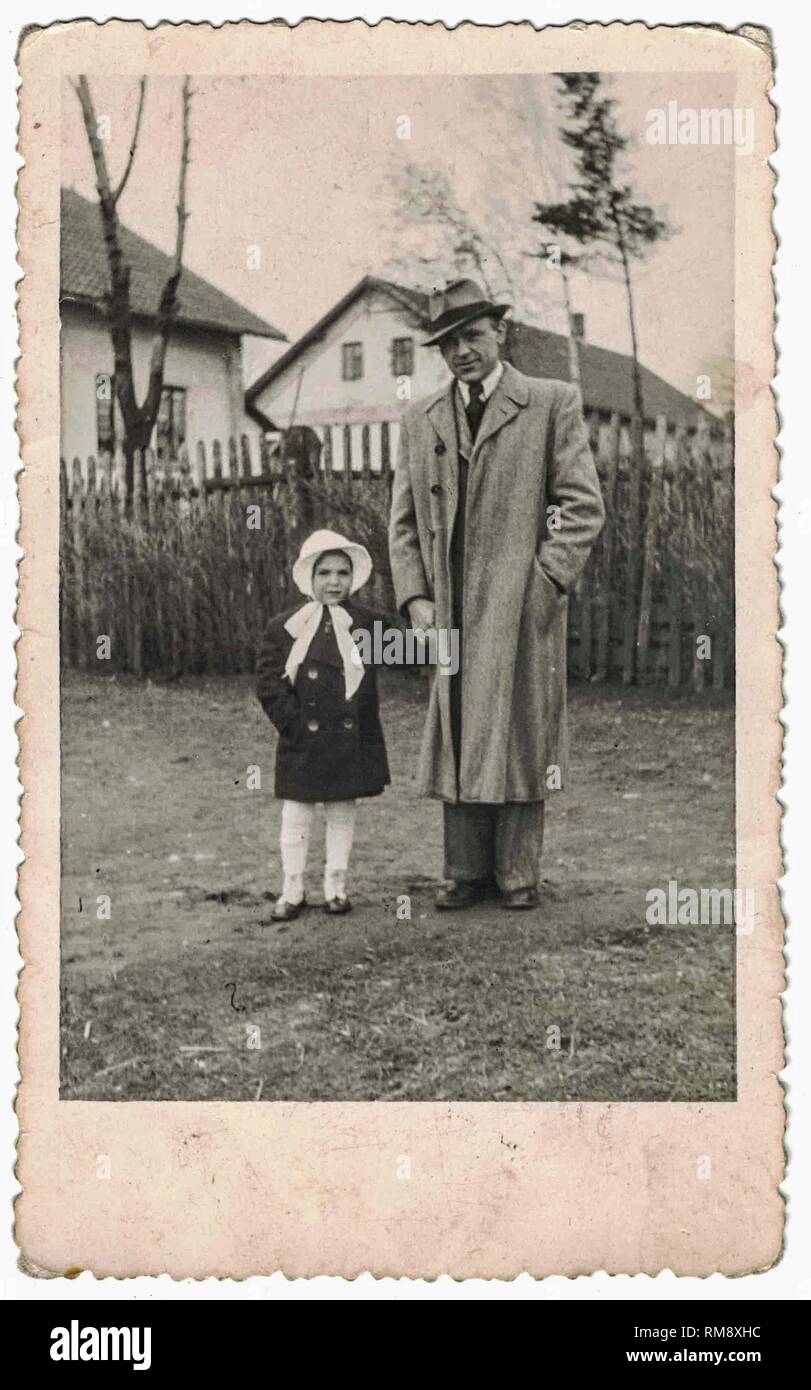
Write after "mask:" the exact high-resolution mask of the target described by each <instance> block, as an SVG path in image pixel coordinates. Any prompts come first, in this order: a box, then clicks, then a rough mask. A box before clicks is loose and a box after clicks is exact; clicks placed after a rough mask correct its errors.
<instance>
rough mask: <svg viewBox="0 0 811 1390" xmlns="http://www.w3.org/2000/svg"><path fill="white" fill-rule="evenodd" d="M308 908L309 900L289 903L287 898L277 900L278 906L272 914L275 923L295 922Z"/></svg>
mask: <svg viewBox="0 0 811 1390" xmlns="http://www.w3.org/2000/svg"><path fill="white" fill-rule="evenodd" d="M306 906H307V899H306V898H302V900H301V902H300V903H289V902H287V900H286V899H285V898H277V900H276V906H275V907H274V909H273V911H272V912H271V914H270V918H271V921H273V922H294V921H295V920H296V918H297V917H298V916H299V915H300V914H301V913H302V912H303V911H304V909H305V907H306Z"/></svg>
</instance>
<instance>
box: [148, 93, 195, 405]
mask: <svg viewBox="0 0 811 1390" xmlns="http://www.w3.org/2000/svg"><path fill="white" fill-rule="evenodd" d="M191 98H192V91H191V78H190V77H188V76H187V77H184V79H183V136H182V143H181V150H180V178H179V181H178V194H177V233H176V236H175V254H174V259H173V262H172V270H171V273H170V275H169V278H168V279H167V281H166V284H165V285H164V287H163V293H162V295H161V298H160V304H159V306H158V318H157V323H156V325H155V336H154V338H153V339H152V350H151V352H150V355H149V387H148V389H147V395H146V400H145V402H144V407H143V408H144V411H145V413H146V414H147V415H148V416H150V418H151V419H153V420H154V418H155V417H156V416H157V413H158V407H159V405H160V398H161V391H162V389H163V371H164V366H165V363H166V352H167V349H168V346H169V335H170V333H171V330H172V324H173V322H174V319H175V315H176V313H177V291H178V286H179V284H180V276H181V274H182V271H183V247H184V244H185V240H186V222H187V221H188V217H189V214H188V213H187V211H186V182H187V177H188V172H189V162H190V161H189V150H190V148H191V136H190V134H189V114H190V110H191Z"/></svg>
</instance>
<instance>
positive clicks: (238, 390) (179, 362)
mask: <svg viewBox="0 0 811 1390" xmlns="http://www.w3.org/2000/svg"><path fill="white" fill-rule="evenodd" d="M132 339H133V344H132V345H133V368H134V372H135V388H136V391H137V393H138V397H139V399H143V396H144V394H145V392H146V387H147V381H148V377H149V352H150V347H151V343H152V333H151V329H150V328H148V327H147V326H146V325H143V324H135V325H134V326H133V335H132ZM61 348H62V352H61V392H62V397H61V407H62V409H61V421H62V440H61V451H62V455H63V457H64V458H65V459H66V460H67V461H68V462H70V461H72V460H73V459H74V458H79V459H81V460H82V463H84V462H85V460H86V459H87V458H88V457H89V456H90V455H91V454H92V455H95V454H96V453H97V452H98V439H97V434H96V377H97V375H98V374H99V373H103V372H110V373H112V370H113V349H112V344H111V342H110V334H109V330H108V328H107V326H106V325H105V324H104V322H103V321H102V319H101V318H100V316H99V315H98V314H97V313H96V312H94V310H93V309H92V308H90V307H89V306H84V305H74V304H64V305H63V306H62V335H61ZM164 381H165V383H166V385H167V386H182V387H185V389H186V436H187V440H188V442H189V444H190V445H192V446H195V447H196V445H197V441H198V440H203V442H204V443H205V444H206V446H207V451H208V452H209V456H210V446H211V443H212V442H213V441H214V440H215V439H219V440H220V441H221V442H222V443H223V445H225V441H226V440H227V439H228V437H229V435H232V434H233V435H235V436H239V435H240V434H243V433H244V434H247V435H248V437H249V439H250V440H251V445H252V452H254V453H255V452H256V451H255V450H254V449H253V445H254V441H255V440H256V439H257V438H258V434H259V431H258V427H257V425H256V424H255V423H254V421H253V420H251V419H250V417H249V416H247V415H246V414H245V412H244V407H243V398H242V368H241V349H240V340H239V338H238V337H236V336H235V335H229V334H226V333H215V332H207V331H205V330H204V329H197V328H189V327H186V326H184V325H180V326H178V327H177V328H176V329H175V330H174V333H173V336H172V341H171V342H170V344H169V348H168V351H167V354H166V370H165V373H164Z"/></svg>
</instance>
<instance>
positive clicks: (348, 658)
mask: <svg viewBox="0 0 811 1390" xmlns="http://www.w3.org/2000/svg"><path fill="white" fill-rule="evenodd" d="M329 611H330V616H331V617H332V625H333V627H334V629H335V640H336V642H337V643H338V651H339V653H340V657H341V660H342V662H343V667H344V689H345V691H346V698H347V700H351V699H352V696H353V695H354V693H355V691H356V690H357V688H358V686H359V685H360V683H361V681H362V680H363V675H364V671H363V662H362V661H361V659H360V653H359V652H358V649H357V647H356V646H355V643H354V642H353V641H352V637H351V630H352V619H351V617H350V616H349V614H348V613H347V611H346V609H345V608H342V607H341V605H340V604H339V603H334V604H332V606H331V607H330V610H329ZM323 613H324V604H323V603H318V602H316V600H315V599H311V600H310V602H309V603H305V604H304V607H303V608H298V609H297V610H296V612H295V613H293V614H292V615H291V616H290V617H289V618H288V619H287V622H286V623H285V625H284V630H285V632H289V633H290V636H291V637H292V638H293V639H294V641H293V645H292V647H291V648H290V655H289V656H288V658H287V664H286V666H285V668H284V674H285V675H286V676H287V678H288V680H289V681H290V684H291V685H295V683H296V676H297V675H298V669H299V667H300V665H301V663H302V661H303V660H304V658H305V656H306V655H307V653H308V651H309V650H310V643H311V642H312V640H313V638H314V637H315V634H316V633H317V631H318V629H319V627H320V626H321V618H322V616H323Z"/></svg>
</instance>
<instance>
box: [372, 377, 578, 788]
mask: <svg viewBox="0 0 811 1390" xmlns="http://www.w3.org/2000/svg"><path fill="white" fill-rule="evenodd" d="M454 389H455V384H454V383H451V385H450V386H449V387H447V388H446V389H444V390H443V391H441V392H439V393H438V394H436V395H433V396H431V397H429V398H428V399H427V400H424V401H421V402H418V403H417V404H415V405H413V406H412V407H411V408H410V409H409V410H408V411H407V412H406V414H405V415H404V417H403V422H402V427H401V432H400V448H399V455H398V459H397V469H396V473H395V480H394V489H393V494H392V510H391V520H390V529H389V549H390V556H391V568H392V576H393V579H394V588H395V594H396V598H397V604H398V607H399V608H400V609H401V611H403V612H404V613H406V612H407V605H408V603H409V601H410V600H411V599H412V598H416V597H419V596H424V597H426V598H430V599H432V600H433V601H434V603H435V604H436V625H437V627H439V628H451V627H452V625H453V615H452V613H451V567H450V542H451V535H452V531H453V524H454V518H455V515H456V505H457V499H458V488H459V446H460V440H459V430H458V428H457V417H456V411H455V409H454V398H453V394H452V393H453V391H454ZM463 447H464V444H463ZM467 467H468V485H467V507H466V529H465V559H464V599H463V604H464V612H463V615H462V631H463V645H464V652H463V662H462V672H461V680H462V739H461V757H460V767H459V777H458V781H457V773H456V762H455V757H454V750H453V742H452V737H451V716H450V700H449V684H450V682H449V679H448V677H447V676H445V675H443V674H442V672H441V670H438V671H437V674H436V675H435V677H434V681H433V685H432V688H431V696H430V702H429V706H428V714H427V719H426V725H425V732H424V737H423V742H422V748H421V751H420V757H419V763H418V768H417V784H418V789H419V791H420V793H421V794H422V795H424V796H434V797H439V798H441V799H442V800H445V801H451V802H456V801H464V802H487V803H491V804H501V803H503V802H505V801H537V800H543V799H544V798H545V797H546V796H547V794H548V792H549V790H550V789H552V788H554V787H556V786H557V785H558V784H560V785H562V784H563V779H564V778H565V773H566V760H567V738H566V620H567V608H568V598H567V593H568V592H570V591H571V589H572V588H573V586H574V585H575V584H576V582H577V579H578V576H579V575H580V572H581V570H582V568H583V566H584V564H585V562H586V559H587V557H588V553H589V550H590V549H591V546H592V544H593V543H594V540H595V538H596V537H597V535H598V534H599V532H600V529H601V527H602V524H603V520H604V508H603V501H602V494H601V490H600V484H599V480H598V477H597V471H596V469H595V466H594V460H593V458H592V455H591V450H590V448H589V442H588V434H587V431H586V427H585V424H584V421H583V416H582V412H581V408H580V401H579V397H578V393H577V390H576V388H575V387H573V386H570V385H569V384H568V383H566V382H562V381H550V380H542V379H539V378H535V377H527V376H524V375H523V374H522V373H521V372H518V371H516V370H515V368H514V367H512V366H510V365H509V364H505V366H504V371H503V373H502V375H501V379H500V381H499V383H498V385H497V386H496V389H495V391H494V392H493V393H492V395H491V397H490V399H489V400H488V402H487V408H486V411H485V414H484V417H483V419H482V422H481V425H480V426H479V431H478V434H477V437H476V442H475V445H474V446H473V447H472V449H471V450H470V457H469V462H468V465H467ZM550 576H554V580H555V581H557V585H559V586H560V588H558V587H556V584H555V583H554V582H553V579H552V578H550ZM561 590H562V591H563V592H561ZM555 769H559V775H558V774H557V773H556V771H555Z"/></svg>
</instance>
